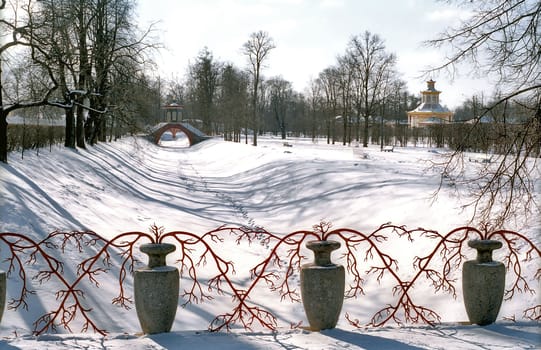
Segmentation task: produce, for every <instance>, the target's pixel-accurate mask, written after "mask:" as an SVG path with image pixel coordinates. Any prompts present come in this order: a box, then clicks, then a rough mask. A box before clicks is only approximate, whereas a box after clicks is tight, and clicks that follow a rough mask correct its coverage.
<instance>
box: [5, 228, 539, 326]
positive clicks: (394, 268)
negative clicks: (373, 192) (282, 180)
mask: <svg viewBox="0 0 541 350" xmlns="http://www.w3.org/2000/svg"><path fill="white" fill-rule="evenodd" d="M393 237H397V238H406V239H407V240H408V241H409V242H414V241H415V240H417V239H424V240H426V239H428V240H431V241H433V242H434V243H435V245H434V248H433V249H432V250H431V251H430V252H429V253H428V254H426V255H422V256H415V258H414V260H413V262H412V264H413V268H414V273H413V275H412V276H411V278H408V279H407V280H404V279H403V278H402V277H401V275H400V274H399V273H398V269H399V261H398V259H396V258H394V257H392V256H391V255H390V254H389V252H387V251H385V250H384V249H385V246H384V243H385V242H388V241H389V240H390V239H391V238H393ZM330 238H332V239H334V240H338V241H341V242H342V243H343V244H342V247H343V248H342V250H341V251H342V255H341V257H340V260H342V261H343V262H344V265H345V268H346V271H347V273H348V275H349V276H350V278H349V282H348V286H347V288H346V292H345V297H346V298H355V297H358V296H360V295H363V294H365V290H364V288H365V282H366V281H367V280H369V279H374V280H375V281H377V282H381V281H382V279H383V278H390V279H391V280H392V281H394V286H393V288H392V290H391V293H390V295H391V296H392V297H390V299H391V298H392V301H391V302H389V303H388V304H387V305H386V306H385V307H383V308H382V309H380V310H379V311H377V312H376V313H375V314H374V315H373V316H372V318H371V319H370V321H369V322H368V323H367V324H362V322H361V321H360V320H357V319H353V318H352V317H351V316H350V315H348V314H346V315H345V317H346V319H347V320H348V321H349V323H350V324H351V325H353V326H356V327H362V326H366V325H368V326H374V327H379V326H382V325H385V324H387V323H388V322H390V321H392V322H395V323H397V324H400V325H401V324H404V323H427V324H431V325H433V324H436V323H438V322H440V320H441V317H440V316H439V315H438V313H437V312H436V311H435V310H432V309H429V308H427V307H425V306H423V305H422V304H421V303H420V302H419V298H416V296H415V295H414V293H413V288H414V286H415V285H416V284H418V283H419V281H421V280H424V281H428V282H429V284H430V285H431V287H432V288H433V290H434V292H444V293H448V294H451V295H452V296H453V297H456V296H457V295H456V280H455V279H454V278H453V276H454V274H455V273H456V272H457V271H459V270H460V269H461V264H462V262H463V260H464V259H465V252H464V249H465V247H466V243H467V241H468V240H471V239H498V240H501V241H502V242H503V244H504V248H506V254H505V256H504V258H503V262H504V264H505V265H506V267H507V279H506V280H507V281H508V282H507V287H506V291H505V299H506V300H509V299H511V298H513V297H514V296H515V295H516V293H535V292H536V288H535V287H532V286H531V285H530V284H529V282H528V281H529V278H532V277H533V279H535V280H537V281H540V280H541V268H538V269H537V270H536V271H534V272H532V271H525V269H524V267H523V263H524V262H526V261H532V260H534V259H540V258H541V251H540V249H539V248H538V247H537V246H536V245H535V244H534V243H533V242H532V241H531V240H530V239H528V237H526V236H524V235H522V234H520V233H518V232H514V231H509V230H498V231H493V232H488V230H485V231H481V230H479V229H476V228H473V227H468V226H463V227H459V228H456V229H454V230H452V231H450V232H449V233H447V234H445V235H442V234H440V233H438V232H437V231H434V230H426V229H422V228H416V229H407V228H406V227H405V226H396V225H392V224H384V225H382V226H380V227H378V228H377V229H376V230H374V231H373V232H372V233H370V234H365V233H362V232H359V231H356V230H353V229H349V228H339V229H332V225H331V224H330V223H328V222H321V223H319V224H318V225H316V226H314V227H313V228H312V230H305V231H295V232H292V233H289V234H285V235H278V234H274V233H271V232H269V231H267V230H265V229H262V228H248V227H227V226H221V227H218V228H216V229H214V230H212V231H209V232H206V233H204V234H203V235H196V234H194V233H191V232H186V231H171V232H165V230H164V229H163V228H162V227H158V226H156V225H153V226H151V228H150V233H143V232H125V233H122V234H119V235H117V236H115V237H113V238H112V239H106V238H104V237H102V236H100V235H98V234H97V233H95V232H92V231H82V232H80V231H73V232H60V231H55V232H52V233H50V234H49V235H48V236H47V237H45V238H44V239H43V240H41V241H38V242H36V241H34V240H32V239H30V238H28V237H27V236H25V235H23V234H18V233H9V232H4V233H0V248H1V247H2V245H3V246H5V247H7V257H5V258H4V263H5V264H7V271H8V274H9V275H10V276H13V275H14V274H16V276H17V277H18V278H19V279H20V280H21V281H22V286H21V289H20V292H19V295H18V296H16V297H14V298H12V299H11V300H10V301H9V304H8V308H10V309H19V308H23V309H28V298H29V297H30V295H32V294H35V291H33V290H31V288H30V285H31V284H30V282H29V280H30V279H33V280H35V281H37V283H39V284H44V283H47V282H49V281H51V280H56V281H57V282H58V283H59V285H60V286H61V289H60V290H58V291H57V292H56V294H55V297H56V300H57V304H56V305H55V306H54V307H53V310H51V311H49V312H47V313H46V314H44V315H42V316H40V317H39V318H38V319H37V320H36V321H35V322H34V333H35V334H42V333H44V332H47V331H55V330H56V329H57V327H58V326H60V327H63V328H64V329H66V330H68V331H70V332H71V331H72V329H71V327H70V325H71V324H72V322H73V321H74V320H75V319H76V318H82V320H83V327H82V330H81V331H83V332H86V331H89V330H90V331H94V332H97V333H100V334H106V330H105V329H103V328H101V327H100V326H99V325H98V323H97V321H96V320H95V319H93V318H92V308H91V307H88V306H86V305H85V302H84V296H85V291H84V290H83V286H82V282H83V281H86V282H88V283H90V285H92V286H95V287H99V285H100V283H99V280H100V276H101V275H102V274H105V273H108V272H111V269H112V267H113V266H118V276H117V278H118V285H119V290H118V295H117V296H116V297H114V298H113V299H112V303H113V304H115V305H117V306H120V307H124V308H128V309H129V308H130V307H131V305H132V303H133V301H132V299H131V297H130V296H129V294H130V293H129V292H128V291H126V290H125V287H124V282H125V281H126V278H129V276H130V275H131V274H132V273H133V271H134V268H135V266H136V264H137V262H138V260H137V257H138V256H140V254H139V253H138V251H136V247H137V246H138V245H139V244H141V243H142V242H151V243H164V242H165V241H166V240H167V241H172V243H174V244H175V245H176V246H177V251H176V253H175V254H177V260H176V264H177V265H178V266H179V270H180V274H181V277H185V278H187V279H188V280H190V281H191V282H190V283H189V285H188V286H187V287H186V288H183V291H182V293H181V294H182V295H181V297H182V299H183V306H185V305H187V304H189V303H201V302H204V301H212V300H213V298H214V295H223V294H225V293H229V294H231V295H232V304H233V306H232V308H231V311H229V312H226V313H224V314H220V315H217V316H216V317H215V318H214V320H212V321H211V323H210V325H209V330H211V331H220V330H224V329H225V330H230V329H231V327H233V326H234V325H240V326H242V327H244V328H245V329H248V330H251V329H252V327H253V326H254V324H259V325H260V326H261V327H264V328H267V329H271V330H274V329H276V328H277V326H278V322H277V318H276V316H275V315H274V314H273V313H272V312H270V311H269V310H268V309H265V308H264V307H262V306H260V305H261V303H255V302H254V301H253V300H251V299H250V296H251V295H252V294H253V293H252V292H253V291H254V290H255V289H256V288H258V287H259V286H261V285H264V286H266V287H267V288H269V290H271V291H273V292H276V293H277V294H278V295H279V296H280V300H281V301H283V300H290V301H296V302H300V301H301V299H300V293H299V290H298V285H297V284H296V282H294V279H293V278H294V276H296V275H297V274H298V271H299V270H300V267H301V264H302V263H303V261H306V257H305V256H304V255H303V253H302V252H303V247H304V243H305V242H307V241H308V240H327V239H330ZM227 239H232V240H233V242H234V243H236V244H238V245H241V244H255V243H257V244H261V245H263V246H265V247H267V248H268V254H267V255H266V256H265V257H263V258H262V259H261V260H260V261H259V262H257V263H256V264H255V266H253V267H251V268H250V270H249V272H250V275H251V279H250V281H249V283H248V284H247V286H244V287H240V286H238V285H237V284H236V283H234V280H233V278H232V276H233V275H234V274H235V273H236V270H235V264H234V261H231V260H227V259H226V258H224V257H223V255H221V254H220V251H218V250H217V249H216V245H217V244H218V245H220V244H222V243H224V242H225V241H226V240H227ZM67 251H76V252H78V253H80V254H81V256H83V257H84V259H83V260H82V261H80V262H78V263H77V265H76V276H75V277H74V280H73V281H71V280H69V278H68V277H66V274H65V272H64V264H65V263H67V262H66V261H61V260H60V258H58V257H57V256H55V254H54V252H61V253H65V252H67ZM90 251H91V252H92V254H93V255H91V256H85V255H84V254H85V253H88V252H90ZM3 255H6V254H5V253H4V254H3ZM436 262H437V263H436ZM29 265H38V266H39V271H38V272H35V273H33V275H31V276H30V274H31V273H30V272H29V270H28V266H29ZM361 266H368V268H367V269H366V268H365V269H363V268H362V267H361ZM202 269H206V270H209V271H214V272H212V273H213V275H212V276H211V277H210V278H208V279H207V280H203V279H202V278H201V277H200V275H201V274H200V272H201V270H202ZM115 271H116V270H115ZM529 274H530V275H529ZM532 275H533V276H532ZM537 287H538V286H537ZM523 317H524V318H527V319H531V320H537V321H539V320H540V319H541V305H532V306H531V307H528V308H527V309H526V310H523ZM511 319H514V316H513V317H511ZM291 324H294V322H291ZM297 325H298V324H297Z"/></svg>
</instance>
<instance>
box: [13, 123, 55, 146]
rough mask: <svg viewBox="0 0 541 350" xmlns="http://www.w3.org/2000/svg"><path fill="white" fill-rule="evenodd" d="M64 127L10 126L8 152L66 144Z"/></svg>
mask: <svg viewBox="0 0 541 350" xmlns="http://www.w3.org/2000/svg"><path fill="white" fill-rule="evenodd" d="M64 134H65V127H64V126H63V125H60V126H59V125H25V124H9V125H8V152H12V151H24V150H27V149H35V148H43V147H47V146H49V147H51V146H53V145H56V144H63V143H64Z"/></svg>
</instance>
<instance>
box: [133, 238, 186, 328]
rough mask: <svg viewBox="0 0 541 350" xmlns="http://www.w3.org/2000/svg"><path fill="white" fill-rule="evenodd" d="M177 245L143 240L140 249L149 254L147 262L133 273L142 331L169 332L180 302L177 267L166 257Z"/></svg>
mask: <svg viewBox="0 0 541 350" xmlns="http://www.w3.org/2000/svg"><path fill="white" fill-rule="evenodd" d="M175 249H176V247H175V246H174V245H173V244H168V243H159V244H158V243H150V244H143V245H141V247H140V250H141V251H142V252H143V253H145V254H148V266H146V267H144V268H141V269H138V270H136V271H135V274H134V289H135V293H134V296H135V309H136V311H137V317H138V318H139V323H140V324H141V328H142V329H143V332H144V333H146V334H154V333H163V332H169V331H170V330H171V327H172V326H173V321H174V320H175V315H176V312H177V306H178V294H179V287H180V280H179V272H178V269H177V268H175V267H173V266H166V264H165V257H166V255H167V254H169V253H172V252H174V251H175Z"/></svg>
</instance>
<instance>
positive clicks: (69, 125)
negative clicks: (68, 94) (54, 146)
mask: <svg viewBox="0 0 541 350" xmlns="http://www.w3.org/2000/svg"><path fill="white" fill-rule="evenodd" d="M65 111H66V131H65V135H66V137H65V139H64V146H65V147H69V148H75V114H74V113H73V108H66V109H65Z"/></svg>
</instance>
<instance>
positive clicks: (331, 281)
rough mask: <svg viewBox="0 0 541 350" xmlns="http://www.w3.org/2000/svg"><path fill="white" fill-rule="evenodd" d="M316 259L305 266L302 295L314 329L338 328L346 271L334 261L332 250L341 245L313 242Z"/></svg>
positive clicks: (311, 243) (302, 270)
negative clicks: (332, 260)
mask: <svg viewBox="0 0 541 350" xmlns="http://www.w3.org/2000/svg"><path fill="white" fill-rule="evenodd" d="M306 247H307V248H308V249H310V250H312V251H313V252H314V257H315V258H314V262H313V263H310V264H306V265H303V266H302V267H301V297H302V303H303V306H304V311H305V313H306V318H307V319H308V323H309V324H310V329H311V330H313V331H319V330H323V329H329V328H334V327H336V323H337V322H338V318H339V316H340V311H341V310H342V304H343V302H344V288H345V271H344V267H343V266H341V265H335V264H333V263H332V262H331V258H330V257H331V252H332V251H333V250H335V249H338V248H339V247H340V243H339V242H335V241H310V242H308V243H307V244H306Z"/></svg>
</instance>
